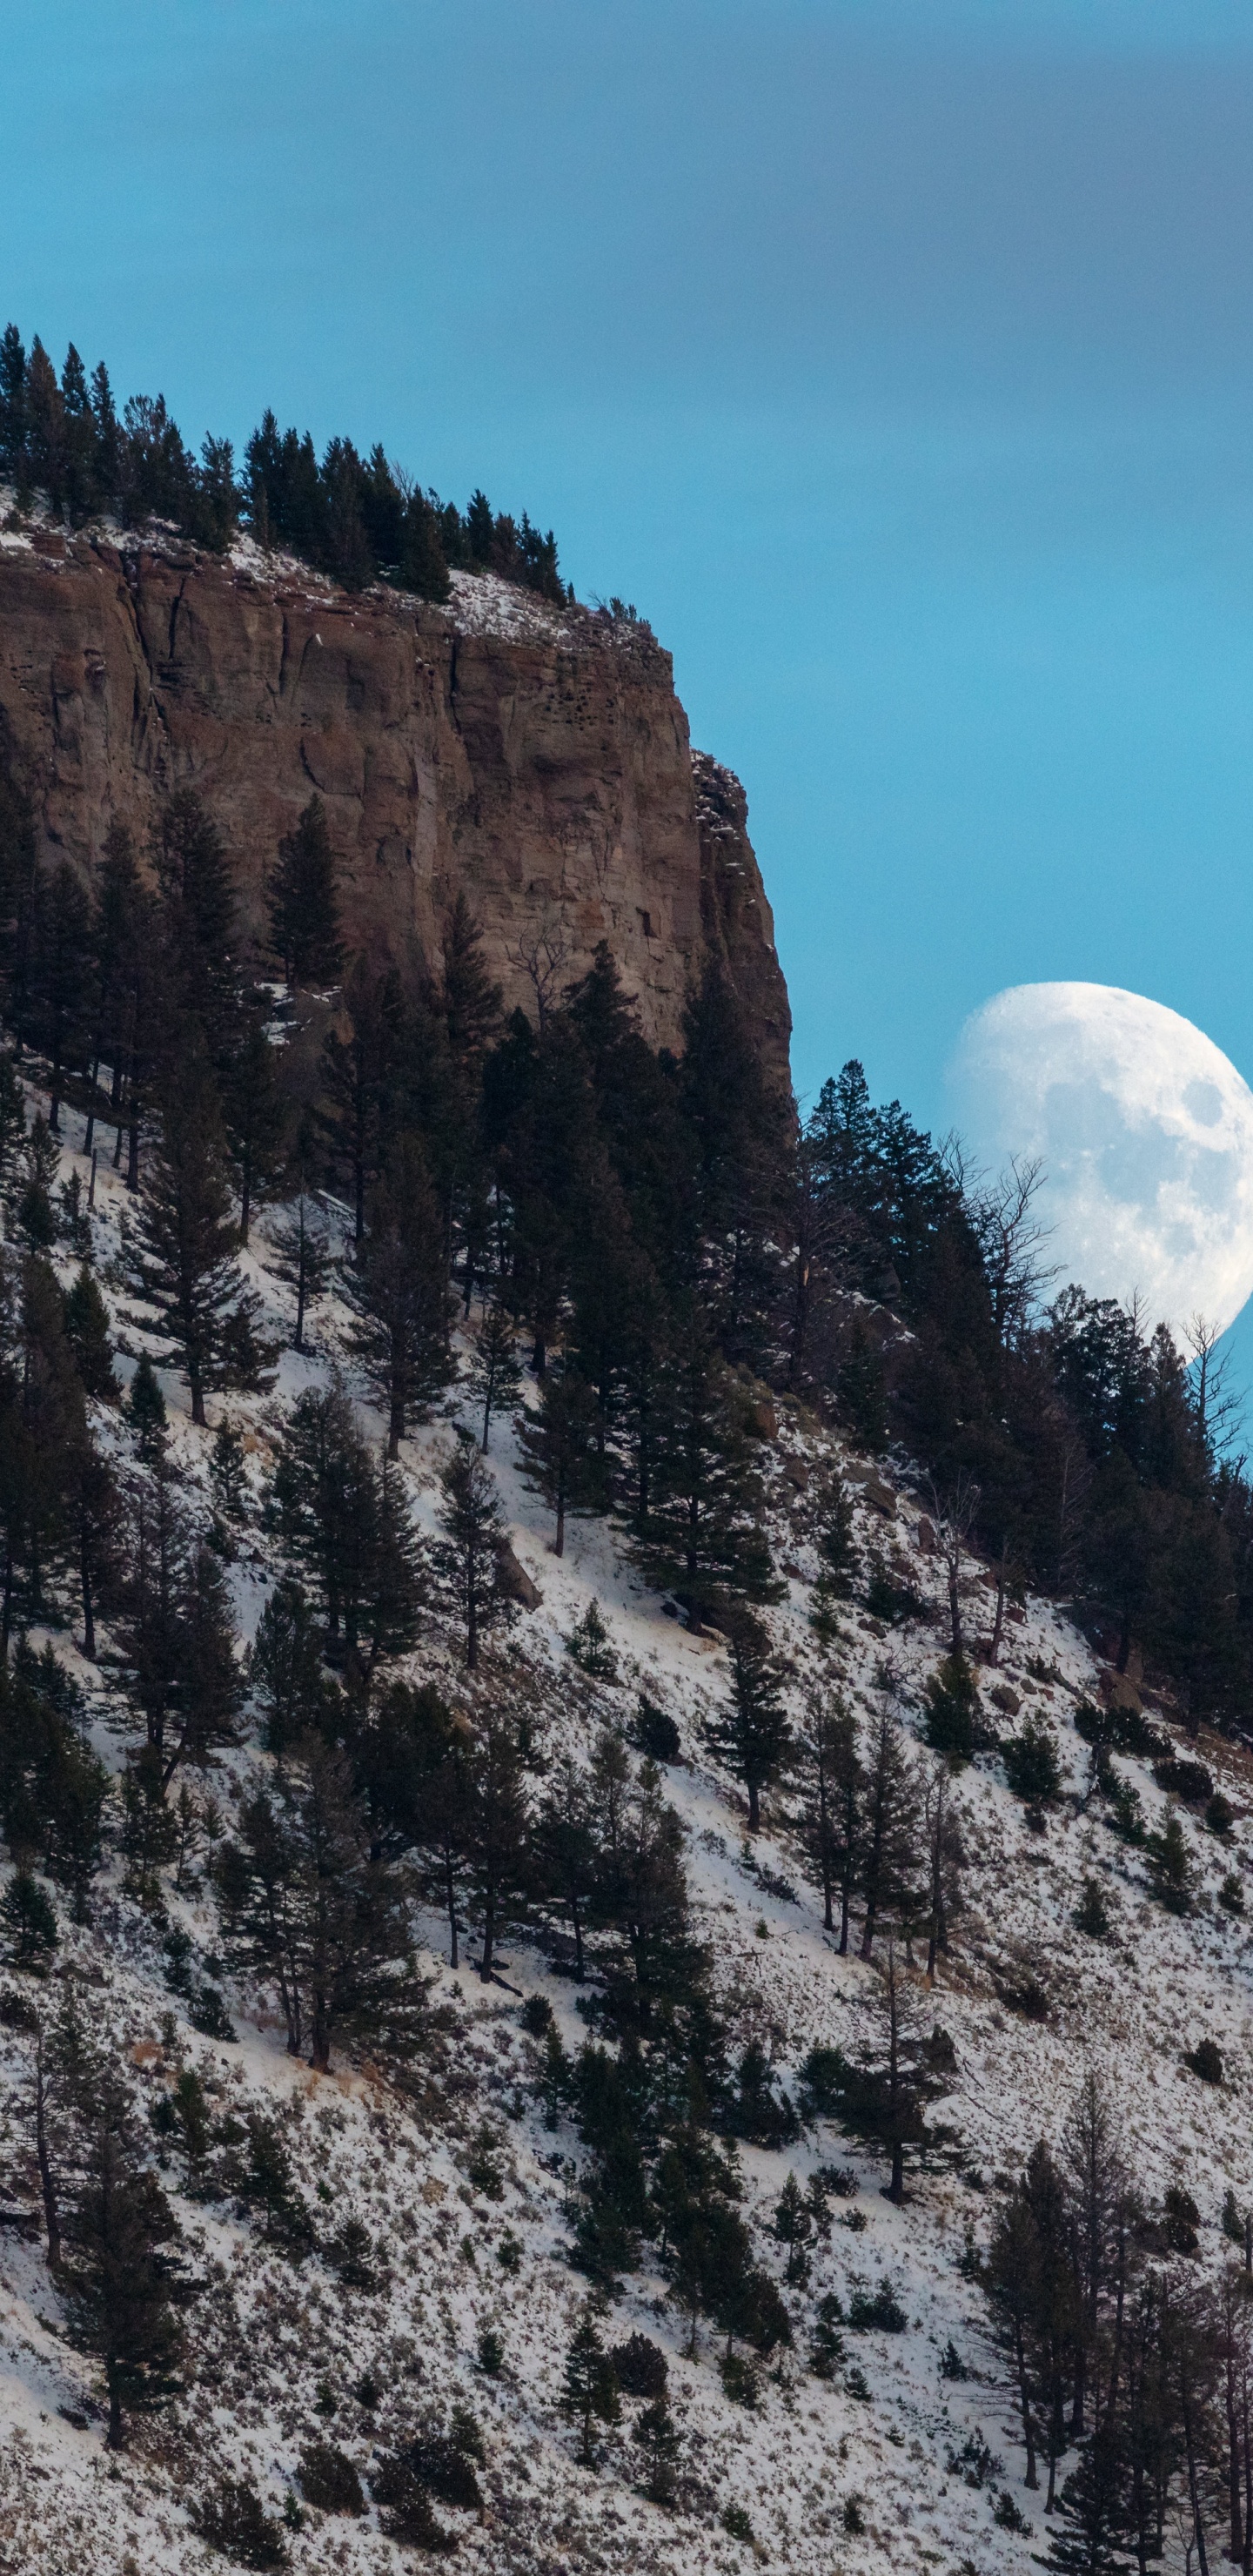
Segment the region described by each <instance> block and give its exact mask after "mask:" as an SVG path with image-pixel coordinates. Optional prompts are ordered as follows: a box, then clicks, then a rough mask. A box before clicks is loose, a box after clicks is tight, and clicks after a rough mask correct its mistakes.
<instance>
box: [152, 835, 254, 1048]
mask: <svg viewBox="0 0 1253 2576" xmlns="http://www.w3.org/2000/svg"><path fill="white" fill-rule="evenodd" d="M155 859H156V870H157V879H158V883H159V885H160V888H161V893H162V897H163V904H164V945H165V950H166V956H165V958H164V960H163V963H164V964H165V965H166V967H167V974H168V979H169V986H172V987H173V989H169V988H168V987H167V990H166V992H165V994H164V995H163V997H162V999H163V1006H164V1011H165V1013H166V1014H167V1015H168V1014H169V1013H170V1012H171V1011H172V1010H173V1009H175V1008H176V1007H177V1004H178V1003H179V1002H181V1003H182V1005H183V1008H184V1010H186V1011H189V1012H190V1013H191V1014H192V1015H193V1016H194V1017H195V1018H196V1019H197V1020H198V1021H199V1024H200V1026H201V1028H202V1029H203V1031H204V1037H205V1044H206V1047H207V1050H208V1054H209V1058H210V1061H211V1062H212V1064H213V1066H214V1069H215V1071H218V1072H220V1071H221V1069H222V1066H223V1063H224V1061H225V1057H226V1054H227V1052H228V1050H229V1048H230V1045H231V1042H232V1040H233V1038H234V1035H235V1030H236V1025H237V1021H238V1016H239V1009H240V978H239V960H238V952H237V947H236V921H235V895H234V889H233V887H232V884H231V876H230V869H229V866H228V863H227V857H226V850H225V846H224V844H223V841H222V836H221V833H220V832H219V830H218V828H217V825H216V823H215V822H214V821H213V818H212V816H211V815H210V814H209V813H207V812H206V810H205V807H204V805H203V804H202V802H201V800H200V798H199V797H198V796H197V795H196V793H195V791H194V789H192V788H190V787H184V788H179V789H178V791H177V792H176V793H175V794H174V795H173V796H171V798H170V799H169V802H168V804H167V805H166V806H165V807H164V809H163V811H162V813H161V816H160V821H159V825H158V831H157V840H156V849H155ZM185 1045H186V1041H185V1038H184V1037H183V1036H180V1034H179V1033H178V1032H177V1030H176V1031H175V1032H174V1051H175V1052H176V1053H177V1055H178V1056H179V1058H180V1059H181V1057H182V1056H183V1054H184V1052H185Z"/></svg>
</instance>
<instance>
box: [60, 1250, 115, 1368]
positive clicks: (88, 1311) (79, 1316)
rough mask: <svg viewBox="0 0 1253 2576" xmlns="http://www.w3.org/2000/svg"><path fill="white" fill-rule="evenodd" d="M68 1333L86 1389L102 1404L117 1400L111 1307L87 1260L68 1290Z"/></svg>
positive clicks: (66, 1304) (66, 1308)
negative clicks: (110, 1332) (110, 1317)
mask: <svg viewBox="0 0 1253 2576" xmlns="http://www.w3.org/2000/svg"><path fill="white" fill-rule="evenodd" d="M65 1334H66V1339H67V1341H68V1343H69V1346H70V1349H71V1350H72V1352H73V1354H74V1365H75V1367H76V1369H77V1370H78V1374H79V1377H80V1378H81V1380H82V1384H83V1391H84V1393H85V1394H86V1395H92V1396H95V1397H96V1398H97V1399H98V1401H99V1402H100V1403H102V1404H113V1403H115V1402H116V1400H117V1380H116V1378H115V1377H114V1374H113V1352H112V1345H111V1343H110V1339H109V1310H108V1307H107V1306H106V1304H105V1302H104V1299H103V1297H102V1296H101V1294H100V1290H99V1288H98V1287H97V1285H96V1282H95V1279H94V1278H93V1276H92V1272H91V1269H90V1266H89V1264H88V1263H87V1262H86V1261H84V1262H83V1263H82V1264H81V1265H80V1268H79V1273H78V1277H77V1279H76V1280H75V1282H74V1285H73V1287H72V1288H70V1289H69V1290H67V1292H66V1298H65Z"/></svg>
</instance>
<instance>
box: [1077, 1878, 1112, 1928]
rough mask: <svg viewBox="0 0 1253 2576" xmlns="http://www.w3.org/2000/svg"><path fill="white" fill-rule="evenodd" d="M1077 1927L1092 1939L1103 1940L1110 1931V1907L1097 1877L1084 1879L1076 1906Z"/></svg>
mask: <svg viewBox="0 0 1253 2576" xmlns="http://www.w3.org/2000/svg"><path fill="white" fill-rule="evenodd" d="M1075 1928H1076V1930H1077V1931H1079V1932H1086V1933H1087V1935H1088V1938H1089V1940H1092V1941H1103V1940H1104V1939H1105V1936H1106V1933H1107V1932H1108V1931H1109V1909H1108V1907H1107V1906H1106V1903H1105V1897H1104V1893H1103V1891H1102V1888H1101V1882H1100V1880H1099V1879H1097V1878H1092V1877H1087V1878H1085V1879H1084V1882H1083V1892H1082V1894H1081V1896H1080V1899H1079V1902H1078V1904H1077V1906H1076V1907H1075Z"/></svg>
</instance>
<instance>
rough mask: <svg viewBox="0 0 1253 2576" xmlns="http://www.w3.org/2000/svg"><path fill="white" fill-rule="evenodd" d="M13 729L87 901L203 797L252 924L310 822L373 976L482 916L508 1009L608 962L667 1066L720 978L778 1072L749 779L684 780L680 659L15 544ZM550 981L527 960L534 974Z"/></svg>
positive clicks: (184, 569)
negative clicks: (289, 841) (690, 1011)
mask: <svg viewBox="0 0 1253 2576" xmlns="http://www.w3.org/2000/svg"><path fill="white" fill-rule="evenodd" d="M0 728H2V736H3V748H4V752H5V756H6V757H7V759H8V760H9V761H10V763H11V765H12V767H13V769H14V771H15V773H16V775H17V777H18V779H19V781H20V783H21V784H22V786H23V787H24V788H25V790H26V792H27V794H28V795H29V797H30V800H31V803H32V807H33V810H34V813H35V818H36V824H37V829H38V833H39V838H40V844H41V849H42V852H43V854H44V855H45V856H46V857H47V858H49V859H54V858H56V857H58V856H60V855H62V854H64V855H68V856H69V857H70V858H71V859H72V860H73V861H74V862H75V864H76V865H78V866H79V867H81V868H82V869H84V870H85V871H88V872H89V871H90V870H91V868H92V867H93V865H94V864H95V862H96V860H97V858H98V856H99V853H100V850H101V847H102V845H103V842H104V838H105V834H106V832H107V830H108V827H109V824H110V821H111V820H112V819H113V818H114V817H115V816H117V817H120V818H121V819H122V820H124V821H125V822H126V823H128V824H129V825H130V827H131V829H132V831H133V832H134V833H135V835H136V838H137V840H138V841H139V843H140V844H141V845H142V844H144V843H145V842H146V840H147V837H148V833H149V831H150V828H151V824H152V820H153V816H154V813H155V811H156V809H157V807H158V806H159V803H160V800H161V799H162V797H163V796H164V795H165V794H167V793H168V792H169V791H170V790H171V789H174V788H177V787H182V786H191V787H194V788H196V789H197V791H198V792H199V793H200V794H201V795H202V796H203V797H204V798H205V800H206V802H207V803H208V804H209V805H210V806H211V808H212V809H213V812H214V813H215V815H216V817H217V819H218V821H219V824H220V826H221V828H222V830H223V832H224V834H225V835H226V838H227V841H228V844H229V847H230V850H231V853H232V857H233V861H234V864H235V868H236V872H237V881H238V885H239V890H240V900H241V905H242V909H243V915H244V919H245V922H246V923H247V925H248V927H249V929H250V930H251V931H252V932H254V933H258V932H260V930H261V929H262V926H263V923H264V917H265V915H264V885H265V880H266V876H267V873H268V871H269V869H270V868H271V867H272V865H273V862H274V857H275V853H276V850H277V845H278V842H279V839H280V837H281V835H282V834H283V833H284V832H286V831H288V830H289V829H290V828H291V825H292V824H293V822H294V821H295V818H296V816H297V814H298V813H299V812H300V809H301V807H302V806H303V805H304V804H306V803H307V801H308V799H309V797H310V796H311V795H312V794H313V792H314V791H315V789H316V791H317V793H318V794H319V795H320V796H321V797H322V799H323V801H324V803H325V806H326V810H327V815H328V819H329V824H330V830H331V835H332V840H333V843H334V847H335V852H336V857H337V861H338V866H339V875H340V890H341V901H342V906H343V912H344V919H345V926H346V929H347V931H348V934H349V937H350V939H351V941H352V943H353V944H354V945H355V946H363V947H376V948H384V947H385V948H387V949H388V950H389V951H390V952H391V953H392V955H393V956H395V957H396V958H397V959H398V960H400V961H402V962H403V961H405V960H416V959H417V958H418V957H419V956H420V955H425V956H430V955H431V954H432V953H433V952H434V950H435V949H436V948H437V946H438V940H439V932H440V924H441V922H442V919H443V917H444V914H445V912H446V910H447V908H448V905H449V903H450V902H451V900H452V898H453V897H454V895H455V894H456V892H457V891H458V889H460V888H464V890H465V892H466V894H467V896H468V898H469V901H470V903H471V905H472V907H473V909H474V911H475V913H476V915H477V916H478V918H479V920H480V922H481V924H482V927H483V930H484V934H485V938H486V943H487V947H488V950H489V953H490V959H491V964H492V970H493V972H494V974H496V975H497V976H498V977H499V979H500V981H501V983H502V985H503V986H504V989H505V994H506V999H507V1001H508V1003H509V1004H510V1005H512V1004H513V1003H515V1002H520V1003H522V1004H523V1006H524V1007H530V1008H531V1010H532V1012H533V1011H534V1004H535V993H534V979H535V974H536V972H537V971H538V972H539V973H541V974H543V973H544V972H545V970H546V969H547V968H548V967H549V965H550V964H551V962H552V960H553V959H554V958H555V960H556V966H555V973H554V980H556V981H558V982H564V981H567V980H569V978H570V977H572V976H574V975H577V974H578V973H580V972H581V971H582V970H583V969H584V968H585V966H586V965H587V963H588V961H589V959H590V957H591V954H592V951H593V949H594V948H595V946H596V944H597V942H598V940H600V939H604V938H607V939H608V940H609V941H610V943H611V945H612V947H613V950H614V953H615V955H616V957H617V959H618V962H619V966H620V968H621V971H622V974H623V978H624V981H625V983H626V986H627V989H628V990H629V991H630V992H632V993H635V994H636V995H637V996H638V1002H639V1011H640V1018H641V1023H642V1026H643V1028H644V1030H645V1033H646V1035H647V1036H648V1037H649V1038H650V1039H651V1040H652V1042H653V1043H654V1044H658V1045H672V1046H673V1045H677V1044H679V1043H680V1031H681V1018H682V1010H683V1002H684V997H685V993H686V991H687V988H688V985H689V982H690V981H691V979H692V978H693V977H694V976H696V975H698V974H699V972H700V969H701V965H702V962H703V959H704V957H705V956H706V955H707V954H708V953H709V952H710V951H711V950H712V951H713V952H714V953H716V954H717V955H719V956H720V957H721V958H722V959H723V960H724V962H725V964H726V966H727V969H728V971H729V973H730V974H731V976H732V978H733V980H734V982H735V985H736V987H737V990H738V991H739V992H740V994H741V996H742V998H743V1001H744V1004H745V1007H746V1009H747V1011H748V1013H749V1016H750V1021H751V1024H752V1027H753V1030H754V1034H755V1036H756V1040H757V1043H758V1045H759V1047H760V1049H761V1052H762V1055H763V1058H764V1059H765V1061H766V1062H767V1064H768V1065H769V1066H770V1068H771V1069H772V1071H773V1072H774V1073H776V1074H777V1075H778V1076H779V1077H780V1078H783V1077H784V1076H785V1075H786V1070H787V1053H788V1038H789V1033H790V1015H789V1011H788V1002H787V992H786V987H785V985H784V980H783V975H782V972H781V969H780V967H779V963H778V960H777V957H776V955H775V951H774V940H773V924H772V920H771V914H770V907H769V904H768V903H767V901H766V896H765V890H764V888H763V885H762V882H761V876H760V872H759V870H758V867H757V862H756V860H755V858H754V856H753V852H752V848H751V845H750V843H749V839H748V832H747V809H746V805H745V799H744V793H743V790H742V788H741V787H740V786H739V784H738V781H737V780H735V779H734V778H733V777H732V775H731V773H730V772H729V771H727V770H725V769H722V768H720V767H719V766H718V764H717V763H716V762H714V761H711V760H708V759H707V758H705V757H704V756H703V755H701V754H696V755H695V756H694V755H693V754H692V752H691V748H690V744H689V740H688V728H687V719H686V717H685V715H684V712H683V709H682V707H681V706H680V704H679V701H678V699H677V697H676V696H675V693H674V679H673V672H672V667H671V661H670V656H669V655H668V654H667V653H665V652H664V651H663V650H662V649H661V648H660V647H659V646H658V645H657V644H656V643H655V642H654V641H653V640H652V638H651V636H650V635H649V634H648V633H647V632H646V631H643V630H641V629H639V628H638V627H634V626H629V625H626V624H625V623H622V622H615V621H613V620H611V619H609V618H608V617H606V616H603V615H601V614H597V613H593V612H590V611H588V610H584V609H578V608H571V609H553V608H550V607H549V606H548V605H547V604H546V603H544V602H542V601H539V600H536V599H534V598H533V597H532V596H531V595H530V594H527V593H525V592H519V591H516V590H513V589H511V588H509V587H508V586H507V585H505V584H503V583H499V582H495V581H471V580H469V579H467V578H465V577H460V578H459V579H458V580H457V583H456V588H455V596H454V598H453V600H452V602H451V603H450V604H449V606H448V607H447V608H434V607H430V606H426V605H424V604H423V603H421V602H418V601H414V600H410V599H407V598H402V597H399V596H397V595H395V594H392V593H380V592H377V591H376V592H371V593H369V594H367V595H365V596H363V597H350V596H347V595H346V594H344V593H342V592H337V591H335V590H333V589H332V588H330V587H329V585H327V584H325V583H322V582H321V581H319V579H318V578H317V576H316V575H314V574H311V573H309V572H307V571H306V570H305V569H304V568H303V567H301V566H299V565H296V564H291V563H288V564H280V565H277V566H276V565H275V564H274V562H273V561H272V559H268V558H263V557H261V556H260V555H258V554H257V553H256V552H255V550H254V549H250V548H248V547H243V548H241V549H239V550H237V553H236V556H235V557H234V558H232V559H231V560H229V561H226V562H219V561H216V560H214V559H212V558H206V557H205V556H203V555H200V554H198V553H196V552H195V551H193V550H192V549H190V548H180V547H178V546H177V545H174V544H167V545H160V544H156V543H153V544H139V543H135V544H133V545H127V544H125V543H122V542H119V543H116V544H114V543H109V542H106V541H104V540H103V539H102V538H101V537H100V536H99V535H98V534H96V535H93V536H90V537H88V536H83V535H79V536H76V537H74V538H70V539H64V538H61V537H59V536H56V535H53V534H51V533H49V532H47V531H42V530H39V529H36V530H34V531H33V532H32V533H30V534H23V533H16V534H15V533H14V532H12V531H11V530H10V531H8V532H6V534H5V535H4V536H3V537H0ZM537 951H538V955H537Z"/></svg>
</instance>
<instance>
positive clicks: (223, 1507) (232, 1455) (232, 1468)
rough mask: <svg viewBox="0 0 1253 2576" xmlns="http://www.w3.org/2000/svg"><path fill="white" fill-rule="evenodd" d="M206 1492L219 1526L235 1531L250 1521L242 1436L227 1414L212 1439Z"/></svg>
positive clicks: (236, 1424)
mask: <svg viewBox="0 0 1253 2576" xmlns="http://www.w3.org/2000/svg"><path fill="white" fill-rule="evenodd" d="M209 1490H210V1492H211V1494H212V1496H213V1501H214V1507H215V1510H216V1513H217V1517H218V1520H219V1522H224V1521H225V1522H231V1523H233V1524H234V1526H235V1527H236V1528H237V1529H240V1528H242V1527H243V1525H244V1523H245V1522H246V1521H247V1519H248V1517H249V1512H250V1507H251V1502H252V1495H251V1491H250V1488H249V1484H248V1471H247V1468H246V1466H245V1464H244V1435H243V1433H242V1431H241V1430H240V1428H239V1425H238V1423H237V1422H232V1420H231V1418H230V1415H229V1413H224V1414H223V1415H222V1418H221V1421H220V1422H219V1424H218V1427H217V1430H216V1431H215V1432H214V1435H213V1447H212V1450H211V1451H210V1454H209Z"/></svg>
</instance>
